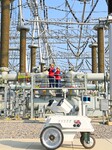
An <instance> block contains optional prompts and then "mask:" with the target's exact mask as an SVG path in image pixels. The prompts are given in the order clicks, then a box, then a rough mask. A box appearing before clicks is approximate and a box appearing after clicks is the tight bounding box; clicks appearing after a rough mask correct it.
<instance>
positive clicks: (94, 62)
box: [89, 43, 98, 84]
mask: <svg viewBox="0 0 112 150" xmlns="http://www.w3.org/2000/svg"><path fill="white" fill-rule="evenodd" d="M89 47H90V48H91V49H92V73H97V53H96V48H97V47H98V44H97V43H93V44H90V45H89ZM93 83H94V84H95V83H96V81H93Z"/></svg>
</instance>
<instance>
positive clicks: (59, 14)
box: [15, 0, 108, 69]
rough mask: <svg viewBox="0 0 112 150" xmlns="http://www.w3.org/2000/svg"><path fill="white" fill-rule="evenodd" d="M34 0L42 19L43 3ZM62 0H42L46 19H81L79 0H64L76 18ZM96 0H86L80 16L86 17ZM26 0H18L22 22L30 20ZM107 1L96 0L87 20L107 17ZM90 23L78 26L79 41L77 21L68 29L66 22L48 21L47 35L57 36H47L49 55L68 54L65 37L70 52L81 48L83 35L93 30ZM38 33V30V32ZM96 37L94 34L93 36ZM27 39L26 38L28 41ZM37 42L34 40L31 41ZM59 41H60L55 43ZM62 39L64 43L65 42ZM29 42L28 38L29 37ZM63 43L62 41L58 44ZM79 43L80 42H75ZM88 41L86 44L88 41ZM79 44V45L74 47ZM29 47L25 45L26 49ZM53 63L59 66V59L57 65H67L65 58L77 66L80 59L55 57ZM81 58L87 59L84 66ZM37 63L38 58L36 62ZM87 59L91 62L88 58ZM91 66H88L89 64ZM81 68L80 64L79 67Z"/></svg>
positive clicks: (88, 34)
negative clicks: (54, 22)
mask: <svg viewBox="0 0 112 150" xmlns="http://www.w3.org/2000/svg"><path fill="white" fill-rule="evenodd" d="M37 1H38V5H39V7H38V9H39V17H40V18H41V19H45V18H44V7H43V3H40V2H43V0H37ZM65 1H66V0H45V6H46V7H45V8H47V9H48V20H51V19H52V21H61V22H65V21H68V22H69V19H71V20H72V22H75V23H77V20H78V21H79V22H82V14H83V6H84V5H83V3H82V2H79V1H78V0H68V1H67V2H69V5H70V8H71V10H72V13H73V14H75V17H76V18H77V20H76V19H75V18H74V16H73V14H72V13H71V12H70V9H69V8H68V7H67V5H65ZM96 1H97V0H90V1H89V2H87V4H86V7H85V13H84V20H85V19H86V18H87V16H88V14H89V13H90V11H91V10H92V8H93V5H94V4H95V2H96ZM26 2H27V0H22V4H23V7H22V8H23V19H24V21H25V23H26V24H28V21H29V20H32V15H31V10H30V9H29V7H28V5H27V3H26ZM28 2H31V1H30V0H28ZM17 5H18V0H15V8H16V9H15V10H16V13H15V14H16V15H15V18H16V19H18V17H17V11H18V6H17ZM107 15H108V14H107V4H106V1H105V0H99V1H98V3H97V6H96V7H95V9H94V11H93V12H92V14H91V15H90V18H89V22H92V23H94V22H95V23H96V22H97V23H98V19H99V18H106V17H107ZM93 26H94V25H90V26H86V25H84V26H83V30H82V37H83V38H81V41H79V36H80V28H81V27H80V25H78V24H74V25H69V27H68V29H67V27H66V25H61V24H55V25H53V24H50V25H49V32H47V35H48V36H51V37H55V36H59V39H54V38H48V42H49V43H50V47H51V50H52V52H53V53H52V55H56V56H55V57H59V55H60V54H61V53H62V55H64V54H68V53H71V54H72V52H71V51H70V48H68V45H67V40H68V41H69V42H71V44H72V43H73V45H71V48H72V50H73V52H74V53H75V54H76V53H77V51H78V50H79V53H81V52H82V50H83V49H82V48H81V47H83V43H84V42H86V41H87V37H88V36H93V35H96V32H95V31H94V30H93ZM31 34H32V30H30V31H29V33H28V35H31ZM40 34H41V33H40ZM62 35H63V36H65V37H66V39H63V38H60V37H61V36H62ZM68 35H72V36H74V38H69V36H68ZM37 37H38V35H36V38H37ZM95 40H96V38H95ZM28 42H29V41H28ZM35 42H37V40H36V41H35ZM59 42H61V44H60V43H59ZM65 42H66V43H65ZM91 42H93V40H92V39H89V44H90V43H91ZM30 43H31V41H30ZM62 43H64V44H62ZM79 43H80V44H79ZM89 44H88V45H89ZM88 45H87V47H86V49H85V50H84V53H83V55H89V57H90V54H87V53H90V48H89V46H88ZM73 46H74V47H76V48H74V47H73ZM78 47H79V48H78ZM28 51H29V49H28ZM42 51H43V54H44V55H46V52H45V50H44V47H42ZM55 61H56V64H57V65H58V66H60V62H61V66H63V67H65V68H66V67H68V61H69V62H70V63H71V64H73V65H74V66H76V65H77V66H78V65H79V64H80V63H81V62H82V60H81V59H77V61H76V59H75V57H74V59H73V58H72V59H66V60H65V59H61V60H60V59H55ZM85 61H88V60H84V66H85V68H87V63H86V62H85ZM37 63H38V62H37ZM89 63H91V62H90V61H89ZM90 67H91V66H90ZM82 69H83V68H82Z"/></svg>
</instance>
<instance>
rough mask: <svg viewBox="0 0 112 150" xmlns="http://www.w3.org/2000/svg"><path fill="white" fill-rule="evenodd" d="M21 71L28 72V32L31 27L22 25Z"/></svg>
mask: <svg viewBox="0 0 112 150" xmlns="http://www.w3.org/2000/svg"><path fill="white" fill-rule="evenodd" d="M19 30H20V73H25V72H26V32H28V31H29V28H26V27H20V28H19Z"/></svg>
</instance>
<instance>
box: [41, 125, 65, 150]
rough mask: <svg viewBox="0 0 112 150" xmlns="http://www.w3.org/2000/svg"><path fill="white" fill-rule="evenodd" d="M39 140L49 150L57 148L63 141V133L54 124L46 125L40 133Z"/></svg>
mask: <svg viewBox="0 0 112 150" xmlns="http://www.w3.org/2000/svg"><path fill="white" fill-rule="evenodd" d="M40 141H41V143H42V145H43V146H44V147H45V148H47V149H49V150H54V149H57V148H58V147H60V146H61V144H62V143H63V133H62V131H61V130H60V129H59V128H58V127H56V126H47V127H46V128H44V129H43V130H42V132H41V134H40Z"/></svg>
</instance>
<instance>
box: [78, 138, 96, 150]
mask: <svg viewBox="0 0 112 150" xmlns="http://www.w3.org/2000/svg"><path fill="white" fill-rule="evenodd" d="M89 139H90V140H89V141H88V142H87V141H85V140H84V138H83V136H81V138H80V142H81V144H82V145H83V146H84V147H85V148H86V149H91V148H93V147H94V146H95V143H96V142H95V138H94V137H93V136H90V137H89Z"/></svg>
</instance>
